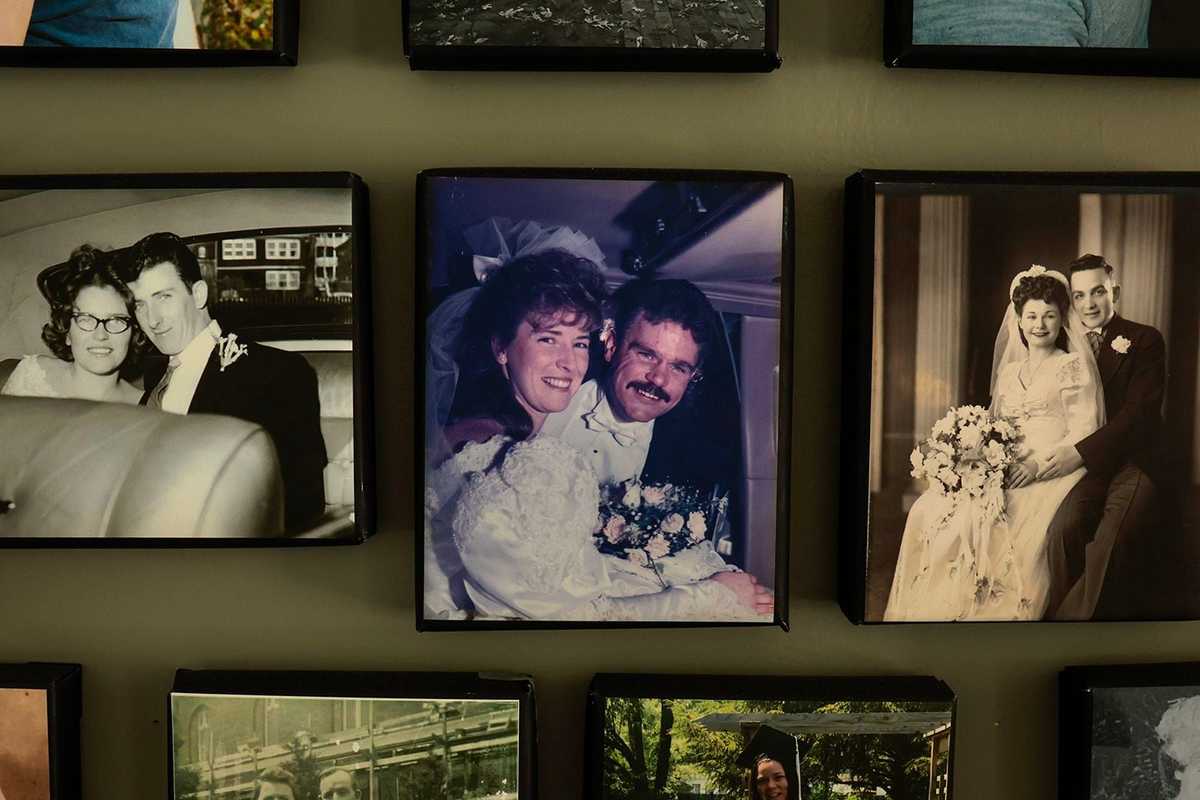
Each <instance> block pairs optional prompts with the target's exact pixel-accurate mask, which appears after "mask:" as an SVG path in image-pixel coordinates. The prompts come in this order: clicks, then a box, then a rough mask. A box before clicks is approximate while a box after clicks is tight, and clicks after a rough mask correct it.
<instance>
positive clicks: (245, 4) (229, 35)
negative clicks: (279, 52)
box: [185, 0, 275, 50]
mask: <svg viewBox="0 0 1200 800" xmlns="http://www.w3.org/2000/svg"><path fill="white" fill-rule="evenodd" d="M186 1H187V0H185V2H186ZM198 25H199V29H200V46H201V47H203V48H205V49H206V50H270V49H271V48H272V47H273V46H274V43H275V3H274V0H204V5H203V8H202V9H201V11H200V14H199V19H198Z"/></svg>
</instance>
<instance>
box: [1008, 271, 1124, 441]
mask: <svg viewBox="0 0 1200 800" xmlns="http://www.w3.org/2000/svg"><path fill="white" fill-rule="evenodd" d="M1038 275H1046V276H1048V277H1051V278H1053V279H1054V280H1056V281H1058V282H1059V283H1061V284H1062V285H1063V286H1065V287H1066V289H1067V298H1068V301H1067V305H1068V310H1067V320H1066V332H1067V342H1068V345H1067V346H1068V348H1069V350H1068V351H1069V352H1071V353H1079V354H1080V355H1081V356H1082V361H1083V364H1084V368H1085V369H1087V371H1088V375H1089V376H1090V378H1091V382H1092V386H1093V387H1095V393H1096V428H1097V429H1099V428H1100V427H1102V426H1103V425H1104V422H1105V419H1106V416H1105V410H1104V384H1103V383H1102V382H1101V380H1100V368H1099V367H1098V366H1097V365H1096V357H1095V355H1094V354H1093V353H1092V348H1091V347H1089V346H1088V342H1087V336H1086V331H1087V329H1086V328H1085V327H1084V325H1083V322H1082V321H1081V320H1080V319H1079V315H1078V314H1077V313H1075V308H1074V306H1073V304H1072V303H1071V302H1070V297H1071V282H1070V281H1069V280H1067V277H1066V276H1065V275H1063V274H1062V273H1061V272H1058V271H1056V270H1048V269H1046V268H1045V267H1043V266H1040V265H1038V264H1034V265H1033V266H1032V267H1030V268H1029V269H1027V270H1025V271H1024V272H1020V273H1017V276H1016V277H1014V278H1013V279H1012V283H1011V284H1009V287H1008V298H1009V302H1008V309H1007V310H1006V311H1005V314H1004V320H1003V321H1002V322H1001V323H1000V331H999V333H997V334H996V346H995V350H994V351H993V357H992V382H991V397H992V411H993V412H995V411H996V402H997V399H996V398H997V392H996V388H997V383H998V382H999V380H1000V373H1001V372H1002V371H1003V370H1004V368H1005V367H1006V366H1008V365H1009V364H1011V363H1012V362H1014V361H1024V360H1025V358H1026V356H1027V355H1028V354H1029V350H1028V348H1027V347H1026V346H1025V345H1024V344H1022V342H1021V335H1020V326H1019V321H1018V319H1017V312H1016V309H1014V308H1013V304H1012V296H1013V293H1014V292H1015V291H1016V289H1017V286H1018V285H1019V284H1020V282H1021V279H1022V278H1032V277H1036V276H1038Z"/></svg>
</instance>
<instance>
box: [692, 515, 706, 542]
mask: <svg viewBox="0 0 1200 800" xmlns="http://www.w3.org/2000/svg"><path fill="white" fill-rule="evenodd" d="M687 527H688V530H689V531H691V533H692V538H693V539H695V540H696V541H700V540H701V539H703V538H704V534H706V533H708V523H706V522H705V521H704V515H703V514H701V513H700V512H699V511H693V512H692V513H690V514H688V520H687Z"/></svg>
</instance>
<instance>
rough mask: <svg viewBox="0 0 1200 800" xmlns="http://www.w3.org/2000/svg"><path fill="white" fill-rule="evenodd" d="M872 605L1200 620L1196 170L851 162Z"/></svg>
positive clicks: (852, 440)
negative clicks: (856, 166) (998, 170)
mask: <svg viewBox="0 0 1200 800" xmlns="http://www.w3.org/2000/svg"><path fill="white" fill-rule="evenodd" d="M847 197H848V219H847V225H848V230H849V231H851V233H850V236H849V238H848V242H849V243H850V250H849V253H848V259H847V272H846V274H847V282H846V294H845V300H846V317H845V320H846V330H845V334H846V336H845V338H846V342H847V348H846V352H845V362H844V375H845V379H846V391H847V397H846V404H845V408H846V415H845V426H844V448H843V453H844V455H845V456H846V458H845V463H844V473H843V493H844V496H843V499H844V503H843V521H844V524H845V526H846V528H847V529H846V530H845V531H843V536H844V540H843V545H844V547H845V548H846V549H845V551H844V554H845V555H846V557H847V563H846V565H845V567H846V581H845V586H844V589H845V591H846V596H845V597H844V598H843V604H844V606H845V607H846V609H847V612H848V613H849V614H850V615H851V617H852V618H853V619H855V620H856V621H868V622H934V621H977V620H990V621H1003V620H1022V621H1029V620H1062V621H1067V620H1076V621H1078V620H1157V619H1193V618H1196V616H1197V615H1198V613H1200V577H1198V576H1197V566H1196V565H1197V564H1198V563H1200V561H1198V560H1197V541H1196V533H1195V524H1196V518H1197V515H1198V513H1200V488H1198V487H1200V430H1198V429H1197V424H1196V423H1197V415H1198V406H1197V400H1198V381H1200V351H1198V349H1197V345H1196V342H1197V330H1198V329H1200V305H1198V303H1197V297H1200V294H1198V290H1200V285H1198V284H1197V281H1196V272H1195V270H1194V269H1193V268H1192V266H1191V262H1190V260H1189V257H1190V253H1192V252H1194V251H1195V250H1196V248H1197V247H1198V246H1200V242H1198V241H1196V238H1197V231H1198V230H1200V225H1198V224H1197V223H1198V222H1200V180H1198V177H1197V176H1196V175H1194V174H1176V175H1154V174H1132V173H1131V174H1126V175H1085V174H1048V173H1046V174H1020V173H1012V174H1003V173H1002V174H989V175H983V174H977V173H860V174H859V175H857V176H854V177H852V178H851V179H850V180H849V182H848V184H847Z"/></svg>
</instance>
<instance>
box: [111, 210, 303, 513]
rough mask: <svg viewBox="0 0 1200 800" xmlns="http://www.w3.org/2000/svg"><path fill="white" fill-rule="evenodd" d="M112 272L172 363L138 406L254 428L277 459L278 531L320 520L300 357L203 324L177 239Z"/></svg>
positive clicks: (134, 250)
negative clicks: (280, 499) (225, 418)
mask: <svg viewBox="0 0 1200 800" xmlns="http://www.w3.org/2000/svg"><path fill="white" fill-rule="evenodd" d="M117 269H118V270H119V272H120V277H121V279H122V280H123V281H124V282H125V283H126V285H127V286H128V287H129V290H130V292H131V293H132V294H133V298H134V315H135V316H136V317H137V321H138V325H140V326H141V329H142V331H143V332H145V334H146V337H147V338H148V339H150V341H151V342H152V343H153V344H154V346H155V347H156V348H157V349H158V351H159V352H160V353H162V354H163V355H164V356H169V357H170V358H169V360H168V362H167V363H166V364H159V365H158V366H157V368H155V367H151V368H149V369H148V370H147V372H146V382H145V385H146V393H145V395H143V397H142V404H143V405H147V406H151V407H153V408H159V409H162V410H163V411H170V412H172V413H175V414H223V415H225V416H230V417H238V418H239V419H244V420H247V421H249V422H253V423H256V424H258V425H261V426H262V427H263V428H264V429H265V430H266V432H267V434H268V435H269V436H270V437H271V441H272V442H273V443H274V445H275V451H276V453H277V454H278V455H279V467H280V473H281V474H282V476H283V491H284V524H285V527H286V528H287V530H288V531H289V532H295V531H297V530H302V529H304V528H305V527H307V526H308V525H309V524H311V523H312V522H313V521H314V518H316V517H318V516H320V515H321V514H322V513H323V512H324V510H325V479H324V470H325V439H324V437H323V436H322V435H321V412H320V403H319V400H318V396H317V376H316V373H314V372H313V369H312V367H310V366H309V365H308V362H307V361H305V360H304V358H303V356H300V355H297V354H295V353H288V352H285V351H283V350H278V349H276V348H273V347H266V346H263V345H259V344H257V343H255V342H247V341H244V340H240V339H239V338H238V336H237V334H236V333H232V332H229V331H223V330H222V329H221V326H220V325H219V324H218V323H217V321H216V320H214V319H213V318H212V317H211V316H210V315H209V310H208V301H209V287H208V284H207V283H206V282H205V281H204V279H203V276H202V274H201V272H200V263H199V261H197V259H196V256H195V255H194V254H193V253H192V251H191V249H189V248H188V246H187V245H186V244H185V243H184V241H183V240H182V239H180V238H179V237H178V236H176V235H175V234H173V233H155V234H151V235H150V236H147V237H145V238H144V239H142V240H141V241H139V242H137V243H136V244H134V245H133V246H132V247H130V248H129V250H127V251H126V252H125V254H124V256H123V258H121V259H119V261H118V266H117Z"/></svg>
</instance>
